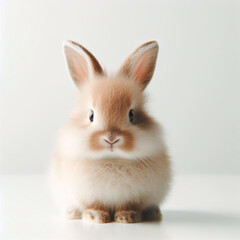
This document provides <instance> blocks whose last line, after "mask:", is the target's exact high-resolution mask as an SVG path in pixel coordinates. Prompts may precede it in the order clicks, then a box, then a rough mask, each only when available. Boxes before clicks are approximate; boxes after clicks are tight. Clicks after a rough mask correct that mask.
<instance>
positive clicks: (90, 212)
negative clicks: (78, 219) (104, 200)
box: [83, 209, 111, 223]
mask: <svg viewBox="0 0 240 240" xmlns="http://www.w3.org/2000/svg"><path fill="white" fill-rule="evenodd" d="M83 220H85V221H88V222H96V223H108V222H110V221H111V217H110V214H109V212H107V211H104V210H95V209H86V210H84V211H83Z"/></svg>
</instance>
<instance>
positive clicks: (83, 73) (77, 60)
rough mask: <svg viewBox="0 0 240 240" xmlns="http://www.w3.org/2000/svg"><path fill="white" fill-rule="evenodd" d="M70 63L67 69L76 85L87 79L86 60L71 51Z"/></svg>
mask: <svg viewBox="0 0 240 240" xmlns="http://www.w3.org/2000/svg"><path fill="white" fill-rule="evenodd" d="M70 55H71V56H70V58H69V59H71V61H70V62H69V69H70V71H71V73H72V76H73V79H74V81H75V82H76V83H78V82H80V81H82V80H85V79H87V78H88V65H87V61H86V59H84V57H83V56H81V55H80V54H79V53H77V52H75V51H73V50H71V53H70Z"/></svg>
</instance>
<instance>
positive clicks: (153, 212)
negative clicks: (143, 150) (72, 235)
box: [142, 206, 162, 221]
mask: <svg viewBox="0 0 240 240" xmlns="http://www.w3.org/2000/svg"><path fill="white" fill-rule="evenodd" d="M142 218H143V220H144V221H160V220H161V219H162V214H161V211H160V209H159V207H157V206H151V207H148V208H145V209H144V210H143V211H142Z"/></svg>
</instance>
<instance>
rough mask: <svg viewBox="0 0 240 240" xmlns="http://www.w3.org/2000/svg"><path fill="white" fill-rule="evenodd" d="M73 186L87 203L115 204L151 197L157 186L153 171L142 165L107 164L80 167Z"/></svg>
mask: <svg viewBox="0 0 240 240" xmlns="http://www.w3.org/2000/svg"><path fill="white" fill-rule="evenodd" d="M79 168H80V169H79V171H78V175H75V176H74V178H73V179H74V184H73V186H74V187H75V188H77V192H78V193H79V194H78V195H79V197H80V198H81V199H82V200H85V201H94V200H95V201H103V202H105V203H107V204H116V203H118V202H119V201H123V202H126V201H131V200H132V199H133V198H134V199H136V198H143V197H144V196H146V195H147V194H150V192H151V188H152V186H153V182H154V174H153V169H152V168H151V167H149V166H146V165H144V164H143V163H140V162H139V163H136V162H135V163H134V162H133V163H128V162H125V161H122V162H121V161H120V160H118V161H114V160H112V161H111V160H108V161H105V162H100V163H88V164H87V165H82V166H79Z"/></svg>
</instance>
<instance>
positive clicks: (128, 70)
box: [119, 41, 158, 89]
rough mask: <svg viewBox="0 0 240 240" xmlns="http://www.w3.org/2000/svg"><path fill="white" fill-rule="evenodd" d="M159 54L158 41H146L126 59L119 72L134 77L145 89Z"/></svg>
mask: <svg viewBox="0 0 240 240" xmlns="http://www.w3.org/2000/svg"><path fill="white" fill-rule="evenodd" d="M157 55H158V43H157V42H156V41H151V42H147V43H144V44H142V45H141V46H140V47H138V48H137V49H136V50H135V51H134V52H133V53H132V54H131V55H130V56H129V57H128V58H127V59H126V60H125V62H124V63H123V65H122V67H121V69H120V71H119V72H120V73H121V74H124V75H126V76H128V77H130V78H133V79H134V80H135V81H136V82H137V83H138V84H140V85H141V88H142V89H144V88H145V87H146V86H147V85H148V83H149V82H150V80H151V79H152V76H153V73H154V69H155V65H156V61H157Z"/></svg>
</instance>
